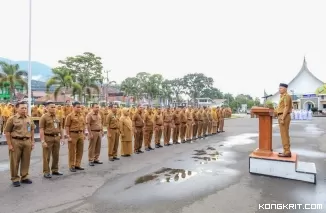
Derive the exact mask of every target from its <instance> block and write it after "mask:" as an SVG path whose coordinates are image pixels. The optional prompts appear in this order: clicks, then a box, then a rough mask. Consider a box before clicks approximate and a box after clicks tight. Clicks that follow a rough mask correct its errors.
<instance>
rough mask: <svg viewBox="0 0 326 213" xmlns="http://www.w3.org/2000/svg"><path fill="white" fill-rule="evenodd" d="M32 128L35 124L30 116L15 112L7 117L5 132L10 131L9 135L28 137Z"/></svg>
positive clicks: (30, 135)
mask: <svg viewBox="0 0 326 213" xmlns="http://www.w3.org/2000/svg"><path fill="white" fill-rule="evenodd" d="M34 129H35V124H34V122H33V120H32V119H31V117H29V116H21V115H19V114H16V115H13V116H11V117H10V118H8V120H7V124H6V127H5V132H10V133H11V137H21V138H30V137H32V133H31V132H32V131H34Z"/></svg>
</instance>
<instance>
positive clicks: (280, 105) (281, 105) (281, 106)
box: [277, 93, 292, 114]
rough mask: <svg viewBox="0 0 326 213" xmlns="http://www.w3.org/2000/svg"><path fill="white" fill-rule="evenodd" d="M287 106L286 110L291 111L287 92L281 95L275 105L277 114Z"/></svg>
mask: <svg viewBox="0 0 326 213" xmlns="http://www.w3.org/2000/svg"><path fill="white" fill-rule="evenodd" d="M285 108H287V109H288V112H286V113H291V112H292V98H291V96H290V95H289V94H288V93H285V94H283V95H281V98H280V101H279V103H278V106H277V114H281V113H284V109H285Z"/></svg>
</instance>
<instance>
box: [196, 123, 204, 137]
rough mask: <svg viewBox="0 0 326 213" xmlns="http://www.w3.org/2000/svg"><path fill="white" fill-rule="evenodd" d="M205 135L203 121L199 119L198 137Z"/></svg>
mask: <svg viewBox="0 0 326 213" xmlns="http://www.w3.org/2000/svg"><path fill="white" fill-rule="evenodd" d="M201 136H203V121H198V130H197V137H201Z"/></svg>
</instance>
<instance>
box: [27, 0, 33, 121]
mask: <svg viewBox="0 0 326 213" xmlns="http://www.w3.org/2000/svg"><path fill="white" fill-rule="evenodd" d="M28 33H29V40H28V77H27V79H28V83H27V84H28V89H27V95H28V115H29V116H31V109H32V0H29V30H28Z"/></svg>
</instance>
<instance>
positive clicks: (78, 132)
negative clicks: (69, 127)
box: [70, 131, 83, 133]
mask: <svg viewBox="0 0 326 213" xmlns="http://www.w3.org/2000/svg"><path fill="white" fill-rule="evenodd" d="M70 132H73V133H82V132H83V131H70Z"/></svg>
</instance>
